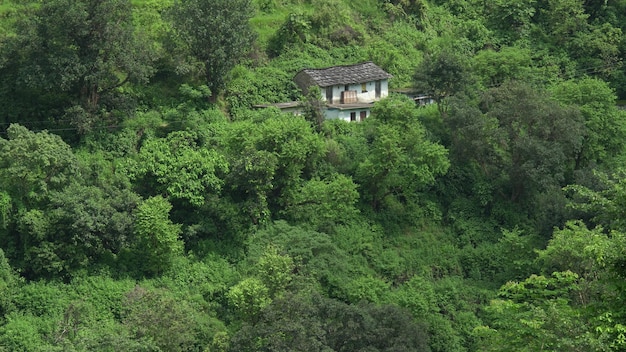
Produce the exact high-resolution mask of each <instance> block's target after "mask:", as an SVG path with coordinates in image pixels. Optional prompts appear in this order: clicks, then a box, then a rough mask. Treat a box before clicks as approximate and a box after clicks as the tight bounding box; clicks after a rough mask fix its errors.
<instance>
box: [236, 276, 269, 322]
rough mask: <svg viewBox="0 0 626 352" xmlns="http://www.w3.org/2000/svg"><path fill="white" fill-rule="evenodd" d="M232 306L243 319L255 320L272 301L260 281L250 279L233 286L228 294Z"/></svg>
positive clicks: (253, 278) (265, 287) (267, 290)
mask: <svg viewBox="0 0 626 352" xmlns="http://www.w3.org/2000/svg"><path fill="white" fill-rule="evenodd" d="M226 298H228V302H229V304H230V306H231V307H232V308H233V309H234V310H235V311H236V312H237V314H239V316H240V317H241V318H242V319H245V320H252V319H254V318H255V317H256V316H257V315H258V314H259V313H260V312H261V310H262V309H263V308H265V307H266V306H268V305H269V304H270V303H271V302H272V299H271V298H270V291H269V289H268V288H267V286H265V284H263V282H262V281H261V280H260V279H257V278H255V277H249V278H247V279H244V280H242V281H241V282H239V283H238V284H237V285H235V286H233V287H231V288H230V290H228V293H226Z"/></svg>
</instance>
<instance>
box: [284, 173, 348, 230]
mask: <svg viewBox="0 0 626 352" xmlns="http://www.w3.org/2000/svg"><path fill="white" fill-rule="evenodd" d="M356 187H357V186H356V184H354V182H352V180H351V179H349V178H348V177H345V176H343V175H340V174H337V175H335V176H333V177H332V178H331V179H329V180H318V179H313V180H310V181H307V182H306V183H304V184H303V185H302V187H301V188H299V189H297V190H294V191H293V192H292V193H291V194H289V195H288V199H287V202H286V204H285V210H284V211H283V213H284V214H285V215H286V217H287V218H289V219H293V220H295V221H297V222H300V223H302V224H303V226H312V227H313V228H315V229H318V230H324V229H331V228H332V227H334V226H336V225H341V224H343V223H347V222H349V221H350V220H351V219H352V218H354V217H355V216H356V214H357V213H358V211H357V209H356V207H355V205H356V202H357V200H358V197H359V193H358V192H357V190H356Z"/></svg>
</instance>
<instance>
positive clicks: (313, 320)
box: [229, 294, 430, 351]
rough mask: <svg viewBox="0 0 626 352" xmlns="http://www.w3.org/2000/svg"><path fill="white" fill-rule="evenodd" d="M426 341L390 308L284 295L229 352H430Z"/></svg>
mask: <svg viewBox="0 0 626 352" xmlns="http://www.w3.org/2000/svg"><path fill="white" fill-rule="evenodd" d="M346 341H350V343H349V344H347V343H346ZM427 341H428V338H427V336H426V334H425V333H424V330H423V329H422V327H421V326H419V325H417V324H415V323H414V322H413V321H412V320H411V319H410V317H409V316H408V315H407V314H406V312H404V311H402V310H400V309H399V308H397V307H395V306H392V305H384V306H374V305H371V304H361V305H358V306H357V305H347V304H345V303H342V302H339V301H336V300H332V299H329V298H325V297H323V296H319V295H317V294H313V295H311V296H310V297H307V296H304V295H290V296H287V297H285V298H281V299H277V300H275V301H274V302H273V303H272V304H271V305H269V306H268V307H267V308H266V309H264V310H263V312H262V313H261V315H260V316H259V318H258V320H256V321H254V322H252V323H249V324H245V325H244V326H243V327H242V329H241V330H240V331H239V332H238V333H237V334H236V335H235V336H233V339H232V341H231V346H230V349H229V351H254V350H271V351H291V350H307V351H362V350H365V349H367V350H371V351H390V350H393V351H430V349H429V348H428V345H427Z"/></svg>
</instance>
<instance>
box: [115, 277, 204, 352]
mask: <svg viewBox="0 0 626 352" xmlns="http://www.w3.org/2000/svg"><path fill="white" fill-rule="evenodd" d="M194 313H195V312H194V311H193V310H192V308H191V307H190V306H189V305H187V304H186V302H185V301H182V302H181V301H178V300H176V299H175V298H173V297H171V296H170V295H168V293H167V292H165V291H159V290H147V289H145V288H143V287H141V286H135V288H134V289H132V290H130V291H129V292H127V293H126V294H125V296H124V303H123V311H122V315H121V319H122V322H123V324H124V325H125V326H127V327H128V329H129V330H130V332H131V334H132V335H131V336H133V339H135V340H139V341H142V342H143V343H145V344H152V345H153V346H154V347H153V348H158V349H159V350H165V351H188V350H191V349H192V348H194V347H196V344H198V343H199V342H201V341H198V340H197V336H195V334H197V332H196V331H195V329H196V328H197V327H196V324H197V322H196V321H195V319H194V318H195V316H194V315H195V314H194ZM205 343H206V342H205Z"/></svg>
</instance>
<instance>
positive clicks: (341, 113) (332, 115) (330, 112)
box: [324, 108, 370, 122]
mask: <svg viewBox="0 0 626 352" xmlns="http://www.w3.org/2000/svg"><path fill="white" fill-rule="evenodd" d="M361 111H365V116H366V118H368V117H370V109H368V108H362V109H354V110H339V109H332V108H327V109H325V110H324V118H326V119H327V120H333V119H338V120H344V121H346V122H350V113H351V112H354V113H355V114H356V121H357V122H358V121H360V119H361Z"/></svg>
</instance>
